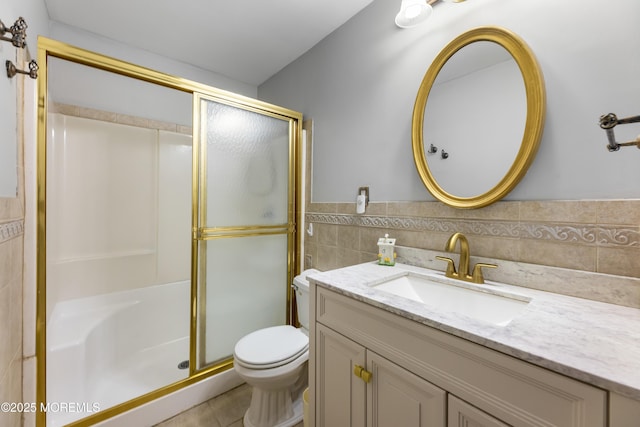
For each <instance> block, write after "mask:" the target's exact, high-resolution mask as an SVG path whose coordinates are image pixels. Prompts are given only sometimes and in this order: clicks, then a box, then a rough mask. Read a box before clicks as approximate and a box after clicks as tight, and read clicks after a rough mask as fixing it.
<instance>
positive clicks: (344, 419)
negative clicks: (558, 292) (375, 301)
mask: <svg viewBox="0 0 640 427" xmlns="http://www.w3.org/2000/svg"><path fill="white" fill-rule="evenodd" d="M312 289H315V292H316V294H315V307H314V310H313V312H314V313H313V316H314V319H313V320H314V321H315V322H314V324H313V325H312V336H313V337H315V338H314V344H312V345H314V346H315V349H314V350H313V351H312V353H311V358H312V363H311V364H310V366H311V367H312V370H313V371H312V375H314V377H313V379H312V380H311V385H312V386H313V387H314V395H315V396H314V401H315V408H314V411H313V412H315V425H316V426H318V427H339V426H353V427H359V426H365V425H367V426H376V425H377V426H383V427H384V426H399V425H402V426H429V427H431V426H470V425H480V426H485V427H489V426H495V427H498V426H501V427H502V426H507V425H510V426H516V427H520V426H527V427H529V426H530V427H534V426H535V427H542V426H544V427H551V426H557V427H565V426H572V427H604V426H606V425H607V418H606V417H607V408H606V405H607V392H606V391H604V390H601V389H599V388H596V387H593V386H590V385H587V384H584V383H582V382H579V381H576V380H573V379H571V378H568V377H565V376H563V375H559V374H556V373H553V372H551V371H548V370H546V369H543V368H540V367H537V366H534V365H531V364H529V363H527V362H524V361H521V360H519V359H516V358H514V357H510V356H507V355H504V354H502V353H499V352H497V351H494V350H491V349H489V348H486V347H483V346H480V345H477V344H475V343H472V342H469V341H467V340H465V339H462V338H459V337H456V336H453V335H450V334H447V333H445V332H442V331H439V330H436V329H434V328H431V327H428V326H426V325H423V324H420V323H418V322H415V321H412V320H410V319H407V318H404V317H402V316H401V315H397V314H393V313H390V312H388V311H386V310H383V309H380V308H376V307H373V306H371V305H369V304H366V303H363V302H360V301H357V300H355V299H353V298H350V297H347V296H345V295H342V294H340V293H337V292H334V291H331V290H329V289H326V288H323V287H320V286H314V287H312ZM356 366H361V367H363V368H364V369H365V370H366V371H367V373H370V374H371V376H370V378H369V375H367V374H365V375H364V377H365V379H368V380H369V383H367V382H365V381H364V380H363V378H361V377H362V376H363V373H362V372H359V371H358V370H356V373H358V374H359V375H355V374H354V368H356Z"/></svg>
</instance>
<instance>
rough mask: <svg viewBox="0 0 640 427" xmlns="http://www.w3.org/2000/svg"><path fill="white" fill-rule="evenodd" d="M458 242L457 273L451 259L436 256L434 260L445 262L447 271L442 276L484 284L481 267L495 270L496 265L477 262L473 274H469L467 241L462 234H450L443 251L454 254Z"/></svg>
mask: <svg viewBox="0 0 640 427" xmlns="http://www.w3.org/2000/svg"><path fill="white" fill-rule="evenodd" d="M458 241H459V242H460V261H459V263H458V271H456V266H455V264H454V262H453V260H452V259H451V258H447V257H442V256H436V259H439V260H442V261H446V262H447V270H446V271H445V273H444V275H445V276H446V277H451V278H453V279H459V280H464V281H465V282H472V283H480V284H481V283H484V276H483V275H482V267H487V268H496V267H497V265H495V264H486V263H484V262H479V263H477V264H476V265H475V266H474V267H473V273H472V274H469V241H468V240H467V237H466V236H465V235H464V234H462V233H454V234H452V235H451V237H449V240H447V243H446V244H445V247H444V250H445V251H447V252H454V251H455V249H456V243H458Z"/></svg>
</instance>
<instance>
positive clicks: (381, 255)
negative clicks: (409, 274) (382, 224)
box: [378, 234, 396, 265]
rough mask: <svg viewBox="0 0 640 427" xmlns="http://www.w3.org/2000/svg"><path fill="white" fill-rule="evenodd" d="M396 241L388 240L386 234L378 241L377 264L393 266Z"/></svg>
mask: <svg viewBox="0 0 640 427" xmlns="http://www.w3.org/2000/svg"><path fill="white" fill-rule="evenodd" d="M395 244H396V239H390V238H389V235H388V234H385V235H384V237H381V238H379V239H378V264H380V265H395V264H396V253H395V250H394V247H395Z"/></svg>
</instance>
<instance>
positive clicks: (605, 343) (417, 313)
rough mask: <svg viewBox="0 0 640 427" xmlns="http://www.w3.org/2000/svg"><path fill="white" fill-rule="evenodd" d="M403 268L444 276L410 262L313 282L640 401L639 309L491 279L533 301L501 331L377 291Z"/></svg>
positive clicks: (357, 268)
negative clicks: (379, 286)
mask: <svg viewBox="0 0 640 427" xmlns="http://www.w3.org/2000/svg"><path fill="white" fill-rule="evenodd" d="M404 271H412V272H416V273H424V272H425V271H429V272H431V273H436V274H440V275H442V273H441V272H435V271H433V270H427V269H423V268H420V267H414V266H410V265H405V264H396V265H395V266H393V267H389V266H380V265H378V264H377V263H375V262H373V263H366V264H358V265H354V266H351V267H345V268H341V269H337V270H331V271H326V272H321V273H314V274H311V275H309V276H308V277H309V279H311V280H312V281H314V282H315V283H316V284H317V285H318V286H322V287H325V288H327V289H331V290H334V291H336V292H338V293H340V294H343V295H346V296H348V297H351V298H354V299H356V300H359V301H362V302H364V303H367V304H369V305H372V306H375V307H378V308H381V309H383V310H386V311H388V312H391V313H395V314H398V315H400V316H402V317H405V318H408V319H411V320H414V321H416V322H419V323H422V324H424V325H427V326H430V327H432V328H435V329H438V330H441V331H443V332H447V333H450V334H452V335H455V336H457V337H460V338H464V339H466V340H469V341H472V342H474V343H476V344H480V345H483V346H485V347H488V348H491V349H493V350H496V351H499V352H501V353H504V354H507V355H510V356H513V357H516V358H518V359H521V360H524V361H527V362H530V363H532V364H534V365H537V366H541V367H543V368H546V369H549V370H551V371H554V372H558V373H560V374H563V375H566V376H568V377H571V378H574V379H576V380H580V381H583V382H585V383H588V384H592V385H594V386H597V387H600V388H603V389H606V390H610V391H613V392H616V393H619V394H621V395H624V396H627V397H630V398H632V399H636V400H640V309H636V308H630V307H623V306H619V305H614V304H608V303H602V302H598V301H590V300H586V299H581V298H575V297H570V296H565V295H560V294H554V293H550V292H544V291H538V290H534V289H529V288H524V287H520V286H512V285H506V284H502V283H496V282H492V281H486V284H485V285H480V286H486V287H487V289H492V290H495V291H498V292H509V293H513V294H518V295H521V296H524V297H529V298H531V301H530V302H529V304H528V306H527V307H526V309H525V310H524V311H522V312H521V313H519V314H518V315H517V316H516V317H515V318H513V319H512V320H511V321H510V322H509V323H508V324H507V325H505V326H497V325H494V324H491V323H488V322H484V321H481V320H476V319H474V318H471V317H467V316H465V315H464V314H460V313H455V312H447V311H443V310H441V309H440V310H439V309H438V307H434V306H429V305H426V304H423V303H420V302H417V301H413V300H410V299H407V298H403V297H400V296H395V295H393V294H390V293H387V292H383V291H379V290H376V289H373V288H371V284H374V283H380V282H382V281H385V280H387V279H389V278H392V277H393V276H398V275H400V274H402V273H403V272H404ZM449 280H451V279H449ZM471 286H473V285H471Z"/></svg>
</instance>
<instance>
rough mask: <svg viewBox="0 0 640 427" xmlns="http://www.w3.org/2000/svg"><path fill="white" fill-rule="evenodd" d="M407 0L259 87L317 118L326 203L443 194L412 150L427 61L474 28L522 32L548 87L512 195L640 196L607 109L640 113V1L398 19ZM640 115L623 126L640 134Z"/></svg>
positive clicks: (505, 6)
mask: <svg viewBox="0 0 640 427" xmlns="http://www.w3.org/2000/svg"><path fill="white" fill-rule="evenodd" d="M399 7H400V0H376V1H374V3H372V4H371V5H370V6H369V7H368V8H366V9H365V10H363V11H362V12H361V13H360V14H358V15H357V16H355V17H354V18H353V19H352V20H350V21H349V22H347V23H346V24H345V25H344V26H342V27H341V28H339V29H338V30H337V31H335V32H334V33H332V34H331V35H329V36H328V37H327V38H325V39H324V40H323V41H322V42H320V43H319V44H318V45H316V46H315V47H314V48H312V49H311V50H309V51H308V52H307V53H306V54H305V55H303V56H302V57H300V58H299V59H298V60H296V61H295V62H293V63H291V64H290V65H289V66H287V67H286V68H284V69H283V70H282V71H281V72H279V73H278V74H277V75H275V76H274V77H273V78H271V79H270V80H268V81H267V82H265V83H264V84H263V85H261V86H260V87H259V88H258V97H259V98H260V99H262V100H265V101H267V102H271V103H274V104H279V105H282V106H285V107H287V108H291V109H294V110H297V111H300V112H302V113H303V114H304V115H305V118H306V119H313V120H314V146H313V185H312V200H313V201H314V202H351V201H353V202H355V197H356V194H357V189H358V187H359V186H361V185H369V186H370V189H371V200H373V201H392V200H393V201H403V200H416V201H417V200H432V197H431V195H430V194H429V193H428V192H427V190H426V189H425V188H424V186H423V184H422V182H421V180H420V178H419V176H418V174H417V172H416V169H415V166H414V163H413V157H412V153H411V114H412V109H413V104H414V101H415V96H416V93H417V90H418V87H419V86H420V82H421V80H422V78H423V76H424V73H425V72H426V70H427V68H428V67H429V65H430V64H431V62H432V61H433V59H434V57H435V56H436V55H437V54H438V52H439V51H440V50H441V49H442V48H443V47H444V46H445V45H446V44H447V43H448V42H449V41H451V40H452V39H453V38H455V37H456V36H457V35H459V34H461V33H462V32H464V31H466V30H468V29H471V28H474V27H477V26H483V25H497V26H502V27H505V28H507V29H510V30H512V31H514V32H516V33H517V34H518V35H520V37H522V38H523V39H524V40H525V41H526V43H527V44H528V45H529V46H530V47H531V49H532V50H533V52H534V53H535V55H536V57H537V59H538V62H539V63H540V65H541V68H542V71H543V74H544V77H545V81H546V89H547V116H546V126H545V131H544V135H543V139H542V141H541V145H540V149H539V151H538V155H537V157H536V160H535V161H534V163H533V164H532V166H531V168H530V169H529V172H528V173H527V175H526V176H525V177H524V179H523V180H522V181H521V183H520V184H519V185H518V186H517V187H516V188H515V189H514V190H513V191H512V192H511V193H510V194H509V195H508V197H507V199H508V200H538V199H541V200H542V199H568V200H574V199H595V198H597V199H614V198H638V197H639V196H640V184H638V183H639V182H640V167H638V165H639V164H640V151H639V150H637V149H635V148H623V149H622V150H621V151H619V152H615V153H609V152H608V151H607V150H606V148H605V145H606V137H605V133H604V131H603V130H601V129H600V127H599V126H598V119H599V117H600V115H602V114H605V113H609V112H614V113H616V114H617V115H618V116H619V117H627V116H633V115H638V114H640V104H639V103H638V99H640V80H639V79H638V75H640V74H639V73H640V54H639V52H640V25H638V22H637V17H638V16H640V2H638V1H637V0H611V1H608V2H605V3H603V2H599V1H595V0H587V1H584V0H565V1H561V2H558V1H556V0H535V1H533V0H509V1H500V0H472V1H468V2H466V3H461V4H457V5H456V4H451V3H439V4H436V5H435V6H434V13H433V15H432V16H431V18H430V20H429V21H428V22H427V23H426V24H425V25H423V26H420V27H416V28H412V29H405V30H402V29H400V28H397V27H396V26H395V24H394V17H395V14H396V13H397V12H398V10H399ZM638 134H640V124H632V125H624V126H619V127H617V128H616V135H617V139H618V141H623V140H630V139H634V138H635V137H636V136H637V135H638Z"/></svg>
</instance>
